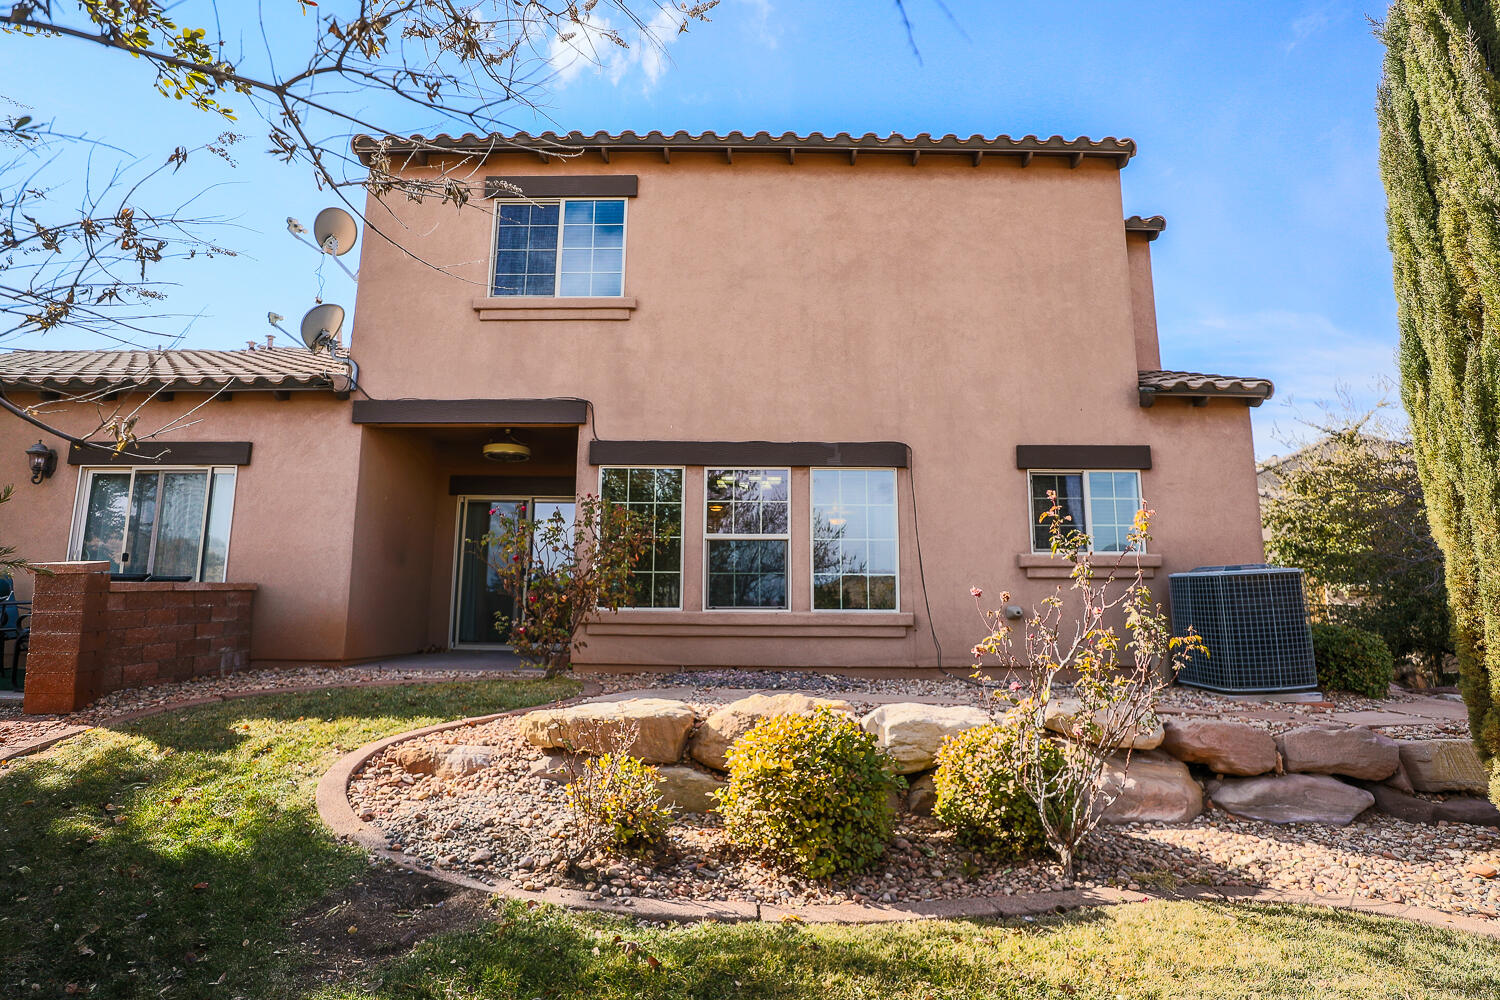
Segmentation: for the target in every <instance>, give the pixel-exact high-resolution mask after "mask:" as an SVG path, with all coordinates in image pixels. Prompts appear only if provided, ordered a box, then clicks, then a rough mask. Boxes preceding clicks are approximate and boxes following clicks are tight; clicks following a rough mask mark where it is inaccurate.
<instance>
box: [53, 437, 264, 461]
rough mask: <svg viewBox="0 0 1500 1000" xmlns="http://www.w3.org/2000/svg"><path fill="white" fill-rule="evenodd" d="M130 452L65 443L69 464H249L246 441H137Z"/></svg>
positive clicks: (247, 443) (247, 442)
mask: <svg viewBox="0 0 1500 1000" xmlns="http://www.w3.org/2000/svg"><path fill="white" fill-rule="evenodd" d="M130 451H131V454H116V453H115V450H114V449H113V448H110V447H108V446H100V445H81V444H73V445H69V446H68V464H69V465H249V464H250V442H249V441H140V442H137V443H136V444H134V445H132V446H131V448H130Z"/></svg>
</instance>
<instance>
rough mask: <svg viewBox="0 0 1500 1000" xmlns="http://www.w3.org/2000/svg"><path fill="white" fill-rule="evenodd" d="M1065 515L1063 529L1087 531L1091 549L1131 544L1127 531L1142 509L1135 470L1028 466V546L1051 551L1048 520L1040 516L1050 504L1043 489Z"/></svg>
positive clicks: (1125, 547) (1116, 548) (1115, 548)
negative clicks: (1045, 469)
mask: <svg viewBox="0 0 1500 1000" xmlns="http://www.w3.org/2000/svg"><path fill="white" fill-rule="evenodd" d="M1049 492H1051V493H1054V494H1055V495H1056V503H1057V506H1058V507H1059V508H1060V512H1061V514H1062V516H1063V517H1065V518H1067V519H1068V520H1066V521H1065V522H1064V523H1063V525H1062V530H1063V531H1064V532H1068V531H1081V532H1083V533H1084V534H1086V535H1088V536H1089V541H1090V547H1091V548H1092V549H1093V551H1095V552H1126V551H1129V550H1130V531H1131V528H1132V527H1133V526H1134V525H1135V514H1136V511H1138V510H1140V509H1141V474H1140V473H1139V472H1032V473H1031V547H1032V550H1033V551H1035V552H1050V551H1052V526H1051V524H1050V523H1048V522H1046V521H1043V520H1042V515H1043V514H1045V513H1046V512H1047V511H1048V510H1049V509H1050V508H1051V506H1052V503H1053V500H1052V498H1049V497H1048V496H1047V494H1048V493H1049Z"/></svg>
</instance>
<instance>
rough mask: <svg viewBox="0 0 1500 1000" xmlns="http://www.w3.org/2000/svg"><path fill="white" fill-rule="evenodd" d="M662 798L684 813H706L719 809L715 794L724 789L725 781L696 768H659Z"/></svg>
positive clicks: (680, 765)
mask: <svg viewBox="0 0 1500 1000" xmlns="http://www.w3.org/2000/svg"><path fill="white" fill-rule="evenodd" d="M656 773H657V774H658V775H660V777H661V797H662V798H663V799H665V800H666V801H667V802H668V803H669V804H671V805H674V806H676V807H677V808H679V809H681V810H682V811H683V812H690V813H706V812H711V811H712V810H714V809H716V808H718V805H719V800H718V799H716V798H714V792H716V791H718V790H719V789H720V788H723V787H724V780H723V779H722V778H716V777H714V776H713V775H712V774H709V773H708V772H707V771H700V770H698V769H697V768H696V767H687V766H685V765H682V764H674V765H669V766H666V767H658V768H657V769H656Z"/></svg>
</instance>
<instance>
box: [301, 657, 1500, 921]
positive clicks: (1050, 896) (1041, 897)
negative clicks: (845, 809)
mask: <svg viewBox="0 0 1500 1000" xmlns="http://www.w3.org/2000/svg"><path fill="white" fill-rule="evenodd" d="M581 683H583V684H584V686H585V690H584V691H582V692H580V693H579V694H578V695H576V696H574V697H572V698H568V699H565V700H562V701H556V702H552V703H550V704H549V705H533V706H531V707H529V708H517V709H512V710H511V711H509V712H496V713H494V714H493V715H482V716H475V717H473V718H469V719H459V720H457V721H454V722H442V723H438V724H437V725H435V726H426V727H424V728H422V729H414V730H411V731H409V732H405V733H397V734H396V735H394V736H387V737H385V738H384V739H380V740H376V741H375V742H373V743H367V744H365V745H364V746H362V747H360V748H359V749H357V750H353V751H350V752H349V753H347V754H345V755H344V756H343V757H340V758H339V760H338V761H337V762H336V763H335V764H334V765H333V767H331V768H329V769H328V771H327V773H325V774H324V775H323V777H322V778H321V779H320V780H319V781H318V790H317V796H316V802H317V808H318V816H319V818H320V819H322V820H323V823H324V824H325V825H326V826H327V827H328V828H329V829H330V830H331V831H332V832H333V834H334V836H335V837H337V838H338V839H341V840H348V841H351V842H353V843H356V844H358V845H359V846H361V847H363V848H365V849H366V850H368V851H369V852H370V853H371V854H372V855H374V856H375V857H378V858H380V859H382V860H384V861H388V862H390V863H392V864H395V865H398V866H400V867H402V868H405V869H407V870H409V871H413V872H417V873H419V874H422V875H426V876H428V877H430V878H434V879H437V880H438V881H440V882H447V883H449V884H451V885H457V886H462V887H463V888H466V889H477V890H479V891H481V892H487V893H490V894H492V895H495V896H499V897H501V898H504V899H515V900H522V901H528V902H538V903H554V904H557V905H559V906H563V907H566V908H568V909H570V910H583V911H588V912H594V913H606V914H610V915H613V916H621V917H631V918H633V919H636V920H654V921H662V922H667V923H692V922H695V921H701V920H713V921H717V922H719V923H744V922H749V921H761V922H766V923H778V922H783V921H792V922H797V921H801V922H806V923H810V924H878V923H897V922H901V921H907V920H949V919H968V920H972V919H996V918H1016V917H1027V916H1042V915H1044V914H1050V913H1062V912H1066V911H1068V910H1076V909H1080V908H1083V907H1087V906H1118V905H1124V904H1130V903H1144V902H1150V901H1159V902H1191V901H1196V902H1223V903H1229V902H1241V903H1285V904H1292V905H1297V906H1317V907H1322V908H1326V909H1334V910H1351V911H1354V912H1358V913H1365V914H1370V915H1372V916H1382V917H1395V918H1399V919H1403V920H1411V921H1414V922H1416V923H1420V924H1426V925H1428V926H1432V927H1444V928H1448V929H1451V930H1459V931H1466V932H1468V933H1472V934H1479V935H1483V936H1485V937H1490V938H1496V939H1500V921H1494V920H1481V919H1479V918H1477V917H1468V916H1462V915H1459V914H1453V913H1445V912H1443V911H1442V910H1434V909H1431V908H1430V907H1425V906H1412V905H1408V904H1404V903H1382V902H1377V901H1375V900H1369V899H1360V898H1358V897H1354V896H1348V897H1345V896H1328V895H1322V894H1318V893H1303V892H1289V891H1285V890H1281V889H1271V888H1267V887H1263V886H1194V887H1185V888H1182V889H1175V890H1169V891H1161V892H1158V891H1152V890H1134V889H1131V890H1125V889H1113V888H1098V889H1063V890H1059V891H1050V892H1037V893H1027V894H1022V895H999V896H967V897H963V898H959V899H935V900H930V901H927V902H922V903H910V904H902V905H889V904H867V903H824V904H815V905H813V906H804V907H786V906H772V905H770V904H762V903H744V902H732V901H728V900H725V901H714V902H693V901H678V900H665V899H648V898H645V897H641V896H627V897H623V898H620V897H612V898H610V899H589V898H588V894H587V893H585V892H583V891H582V890H579V889H558V888H551V889H546V890H543V891H541V892H533V891H530V890H527V889H522V888H521V887H520V886H519V885H517V884H516V883H514V882H511V881H510V880H508V879H496V880H495V881H494V882H492V883H491V882H484V881H481V880H479V879H476V878H471V877H469V876H467V875H463V874H460V873H458V872H454V871H449V870H447V869H445V868H442V867H439V866H437V865H428V864H425V863H423V862H419V861H417V860H416V859H415V858H412V857H410V856H408V855H406V854H404V853H402V852H399V851H393V850H391V849H390V848H389V847H388V846H387V840H386V838H385V835H384V834H382V833H381V832H380V831H379V830H378V829H377V828H376V827H375V826H373V825H372V824H369V823H366V822H364V821H363V820H361V819H360V818H359V816H358V815H357V814H356V813H355V812H354V808H353V807H352V806H351V805H350V804H349V784H350V782H351V781H352V780H353V778H354V775H355V773H356V772H357V771H358V770H359V769H360V768H361V767H363V766H364V765H365V764H366V763H367V762H369V760H370V759H371V758H372V757H374V756H375V755H376V754H378V753H380V752H382V751H384V750H386V749H387V748H389V747H392V746H394V745H395V744H397V743H403V742H405V741H407V740H411V739H416V738H419V737H422V736H430V735H432V734H433V733H440V732H446V731H447V730H450V729H459V728H462V727H465V726H477V725H482V724H484V723H486V722H492V721H494V720H495V719H502V718H505V717H506V716H512V715H524V714H525V713H527V712H531V711H535V710H537V709H540V708H546V707H551V708H560V707H563V706H566V705H571V704H576V703H578V702H580V701H582V700H584V699H587V698H593V697H596V696H598V695H599V694H600V693H602V688H601V687H600V686H599V685H598V684H596V683H594V682H592V681H582V682H581ZM589 688H593V689H594V690H592V691H590V690H589ZM624 693H627V694H628V692H624Z"/></svg>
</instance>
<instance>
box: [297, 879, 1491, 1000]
mask: <svg viewBox="0 0 1500 1000" xmlns="http://www.w3.org/2000/svg"><path fill="white" fill-rule="evenodd" d="M499 916H500V919H499V920H498V921H497V922H495V923H493V924H491V925H488V926H486V927H484V928H482V929H480V930H477V931H472V932H468V933H462V934H450V935H446V936H442V937H438V938H434V939H432V940H429V941H428V942H427V943H425V944H422V945H419V946H418V947H417V949H416V951H415V952H414V953H413V954H411V955H410V956H408V957H406V958H405V959H402V960H400V961H398V962H396V963H394V964H393V965H391V966H388V967H386V968H385V969H383V970H380V971H379V972H378V973H376V974H374V975H372V976H370V977H369V982H367V983H364V984H358V983H351V984H344V985H342V986H340V987H338V988H334V989H330V990H327V991H325V992H322V993H319V994H317V995H318V996H319V997H320V998H322V1000H355V998H360V1000H369V998H381V1000H419V998H420V1000H428V998H431V1000H438V998H443V1000H448V998H453V997H463V998H478V997H485V998H495V1000H502V998H503V1000H511V998H515V1000H531V998H542V1000H563V998H575V997H579V998H582V997H587V998H589V1000H627V998H628V1000H644V998H653V1000H654V998H661V1000H668V998H671V1000H708V998H721V997H722V998H730V997H735V998H740V997H744V998H756V1000H762V998H766V1000H769V998H788V1000H790V998H812V997H817V998H827V1000H834V998H837V1000H856V998H858V1000H960V998H971V997H973V998H992V997H993V998H1001V997H1005V998H1010V997H1015V998H1044V997H1045V998H1054V997H1055V998H1059V1000H1063V998H1080V1000H1082V998H1101V1000H1103V998H1116V997H1130V998H1136V997H1182V998H1184V1000H1226V998H1231V997H1234V998H1239V997H1244V998H1252V997H1254V998H1270V997H1288V998H1293V997H1295V998H1299V1000H1301V998H1325V997H1340V998H1342V997H1381V998H1393V1000H1394V998H1415V997H1422V998H1448V997H1455V998H1456V997H1473V998H1481V997H1482V998H1486V1000H1493V998H1494V997H1497V996H1500V942H1497V941H1494V940H1492V939H1488V938H1478V937H1473V936H1467V935H1462V934H1456V933H1453V932H1449V931H1439V930H1435V929H1432V928H1428V927H1421V926H1417V925H1413V924H1409V923H1405V922H1402V921H1396V920H1387V919H1380V918H1374V917H1364V916H1356V915H1352V914H1348V913H1339V912H1334V911H1328V910H1317V909H1301V908H1296V907H1286V906H1257V905H1240V906H1228V905H1214V904H1199V903H1150V904H1139V905H1130V906H1121V907H1111V908H1105V909H1100V910H1091V911H1084V912H1081V913H1075V914H1071V915H1068V916H1060V917H1052V918H1047V919H1043V920H1038V921H1036V922H1034V923H1015V924H994V923H977V922H942V923H909V924H898V925H887V926H877V927H813V926H810V925H768V924H742V925H733V926H729V925H720V926H695V927H687V928H678V929H672V930H653V929H643V928H636V927H633V926H631V925H629V924H627V923H625V922H623V921H618V920H609V919H603V918H598V917H578V916H570V915H568V914H567V913H565V912H563V911H561V910H558V909H555V908H552V907H541V908H537V909H535V910H527V909H526V908H525V907H524V906H521V905H519V904H514V903H512V904H507V905H506V907H505V909H504V912H503V914H500V915H499Z"/></svg>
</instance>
